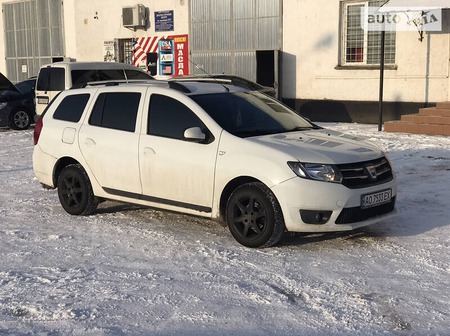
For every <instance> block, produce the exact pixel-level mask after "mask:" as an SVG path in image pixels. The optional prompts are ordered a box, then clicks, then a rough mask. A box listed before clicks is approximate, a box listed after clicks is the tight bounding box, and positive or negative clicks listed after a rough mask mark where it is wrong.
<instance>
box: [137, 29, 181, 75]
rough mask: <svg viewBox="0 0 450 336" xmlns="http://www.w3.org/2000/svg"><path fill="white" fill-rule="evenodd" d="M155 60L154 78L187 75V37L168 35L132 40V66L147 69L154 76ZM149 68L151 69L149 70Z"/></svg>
mask: <svg viewBox="0 0 450 336" xmlns="http://www.w3.org/2000/svg"><path fill="white" fill-rule="evenodd" d="M155 54H156V58H157V61H156V63H157V67H156V69H157V74H156V76H172V77H176V76H184V75H188V74H189V44H188V35H187V34H186V35H168V36H164V37H158V36H153V37H138V38H136V39H135V40H134V49H133V64H134V65H136V66H138V67H143V68H147V70H148V71H149V72H151V73H152V74H154V73H153V72H154V71H155V70H154V68H153V66H154V65H155V64H154V63H155V62H154V59H152V60H148V59H147V58H148V57H149V55H152V56H151V57H154V55H155ZM150 66H151V67H152V69H150Z"/></svg>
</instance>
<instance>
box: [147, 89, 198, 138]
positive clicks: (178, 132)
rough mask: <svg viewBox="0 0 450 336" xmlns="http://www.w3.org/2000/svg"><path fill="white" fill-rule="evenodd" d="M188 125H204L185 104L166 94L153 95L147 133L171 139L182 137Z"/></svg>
mask: <svg viewBox="0 0 450 336" xmlns="http://www.w3.org/2000/svg"><path fill="white" fill-rule="evenodd" d="M190 127H200V128H202V129H203V128H204V127H205V126H204V125H203V123H202V122H201V121H200V119H199V118H198V117H197V116H196V115H195V114H194V112H192V111H191V110H190V109H189V108H188V107H187V106H185V105H184V104H182V103H180V102H179V101H178V100H175V99H173V98H170V97H167V96H161V95H153V96H152V98H151V101H150V109H149V117H148V125H147V133H148V134H150V135H157V136H162V137H167V138H173V139H180V140H182V139H184V131H185V130H186V129H188V128H190Z"/></svg>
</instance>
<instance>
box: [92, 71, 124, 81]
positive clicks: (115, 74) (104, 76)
mask: <svg viewBox="0 0 450 336" xmlns="http://www.w3.org/2000/svg"><path fill="white" fill-rule="evenodd" d="M110 79H125V73H124V72H123V70H122V69H108V70H98V80H101V81H104V80H110Z"/></svg>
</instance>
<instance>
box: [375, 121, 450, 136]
mask: <svg viewBox="0 0 450 336" xmlns="http://www.w3.org/2000/svg"><path fill="white" fill-rule="evenodd" d="M384 131H385V132H399V133H414V134H428V135H450V125H442V124H423V123H414V122H406V121H388V122H385V123H384Z"/></svg>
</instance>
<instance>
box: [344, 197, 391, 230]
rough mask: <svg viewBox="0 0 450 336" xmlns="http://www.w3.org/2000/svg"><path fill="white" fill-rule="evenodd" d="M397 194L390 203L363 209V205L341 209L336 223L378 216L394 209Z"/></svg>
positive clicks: (346, 222) (358, 220) (348, 222)
mask: <svg viewBox="0 0 450 336" xmlns="http://www.w3.org/2000/svg"><path fill="white" fill-rule="evenodd" d="M394 207H395V196H394V197H392V200H391V201H390V202H389V203H386V204H382V205H378V206H375V207H372V208H368V209H361V207H354V208H345V209H343V210H342V211H341V213H340V214H339V216H338V218H337V219H336V224H350V223H356V222H361V221H363V220H366V219H369V218H372V217H376V216H379V215H383V214H387V213H389V212H391V211H393V210H394Z"/></svg>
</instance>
